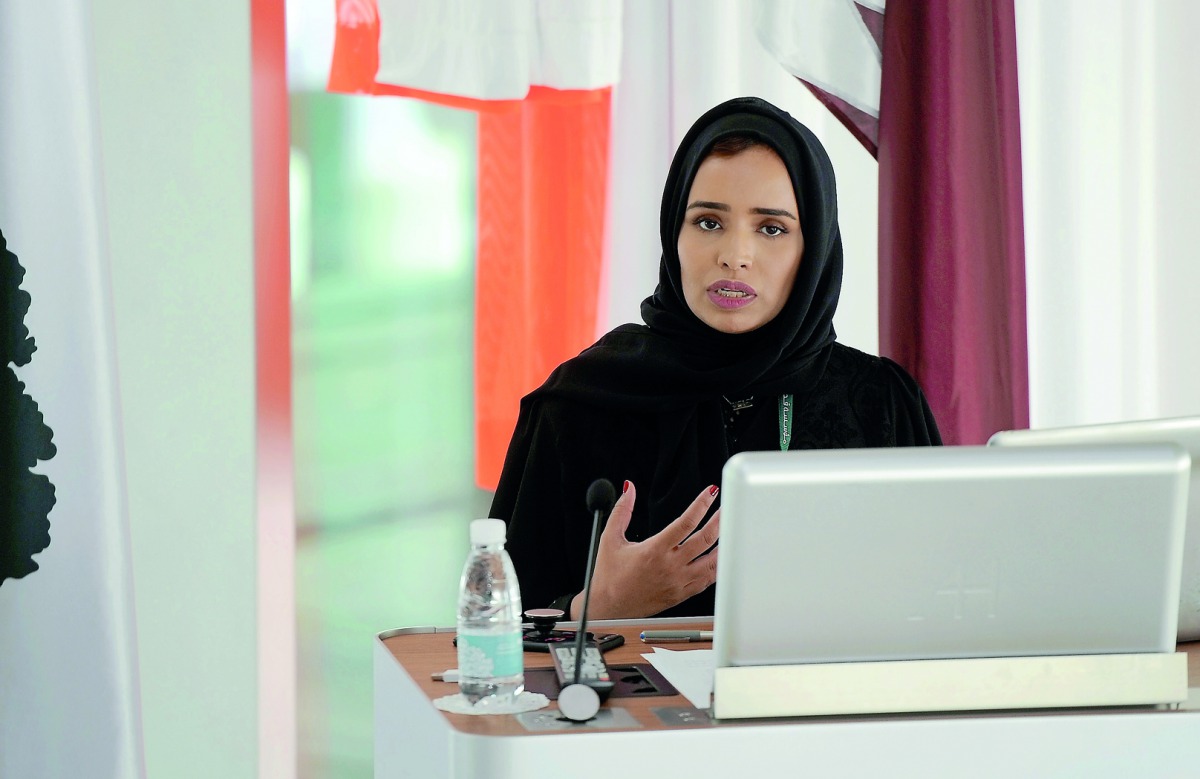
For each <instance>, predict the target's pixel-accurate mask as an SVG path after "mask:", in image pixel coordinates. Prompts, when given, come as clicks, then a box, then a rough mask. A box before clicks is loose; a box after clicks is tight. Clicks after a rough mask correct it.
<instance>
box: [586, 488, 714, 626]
mask: <svg viewBox="0 0 1200 779" xmlns="http://www.w3.org/2000/svg"><path fill="white" fill-rule="evenodd" d="M636 499H637V490H636V489H635V488H634V486H633V483H632V482H628V481H627V482H625V489H624V492H623V493H622V494H621V498H620V499H619V500H618V501H617V503H616V505H615V506H613V510H612V513H611V514H610V515H609V518H608V524H607V525H606V526H605V528H604V532H603V533H601V534H600V541H599V543H598V545H597V549H596V570H595V573H593V574H592V601H591V603H590V604H589V605H588V619H589V620H591V619H628V618H634V617H649V616H652V615H654V614H658V613H659V612H661V611H663V610H664V609H668V608H670V607H671V606H674V605H675V604H677V603H681V602H683V601H685V600H687V599H688V598H690V597H692V596H693V595H695V594H697V593H699V592H702V591H704V590H705V589H707V588H708V587H710V586H712V584H713V582H715V581H716V580H717V550H716V549H713V550H712V551H711V552H709V553H708V554H704V552H705V550H707V549H709V548H710V547H711V546H712V545H713V544H715V543H716V542H717V537H718V535H719V533H720V524H721V510H720V509H717V511H716V513H715V514H713V516H712V518H711V519H710V520H709V521H708V524H706V525H705V526H704V529H703V530H701V531H700V532H698V533H695V534H693V532H692V531H694V530H695V529H696V527H697V526H698V525H699V524H700V522H701V520H703V519H704V515H705V514H707V513H708V509H709V507H711V506H712V504H713V501H714V500H716V499H717V488H716V487H715V486H713V487H708V488H706V489H705V490H703V491H702V492H701V493H700V495H698V496H697V497H696V499H695V500H694V501H692V504H691V505H690V506H688V507H687V510H686V511H684V512H683V514H681V515H680V516H679V518H678V519H676V520H675V521H674V522H672V523H671V524H669V525H667V526H666V527H665V528H663V529H662V530H661V531H660V532H659V533H658V534H656V535H654V536H651V537H650V538H647V539H646V540H645V541H630V540H628V539H627V538H625V531H626V530H627V529H628V528H629V520H630V518H631V517H632V516H633V503H634V501H635V500H636ZM582 609H583V593H579V594H578V595H576V596H575V597H574V599H572V601H571V616H572V617H574V618H575V619H579V617H580V616H581V614H580V612H581V611H582Z"/></svg>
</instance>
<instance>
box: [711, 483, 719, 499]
mask: <svg viewBox="0 0 1200 779" xmlns="http://www.w3.org/2000/svg"><path fill="white" fill-rule="evenodd" d="M720 491H721V488H720V487H718V486H717V485H715V484H714V485H713V486H711V487H709V488H708V494H709V495H712V496H713V497H714V498H715V497H717V493H718V492H720Z"/></svg>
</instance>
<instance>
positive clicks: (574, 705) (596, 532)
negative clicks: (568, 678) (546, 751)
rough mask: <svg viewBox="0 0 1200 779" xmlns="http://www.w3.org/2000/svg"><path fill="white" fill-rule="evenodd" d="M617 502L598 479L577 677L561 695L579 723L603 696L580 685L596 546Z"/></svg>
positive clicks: (591, 502) (592, 498) (566, 711)
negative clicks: (601, 523)
mask: <svg viewBox="0 0 1200 779" xmlns="http://www.w3.org/2000/svg"><path fill="white" fill-rule="evenodd" d="M616 501H617V491H616V489H615V488H614V487H613V485H612V482H610V481H609V480H608V479H597V480H596V481H594V482H592V484H591V486H589V487H588V491H587V508H588V511H590V512H592V540H591V543H590V544H589V545H588V561H587V572H586V574H585V575H584V580H583V611H582V613H581V614H580V615H579V629H578V630H577V631H576V633H575V679H574V681H573V682H572V683H571V684H570V685H568V686H567V687H564V688H563V689H562V690H561V691H560V692H559V696H558V708H559V710H560V711H561V712H562V714H563V716H565V717H566V718H567V719H569V720H573V721H575V722H584V721H586V720H589V719H591V718H592V717H594V716H596V712H597V711H599V710H600V696H599V695H598V694H597V692H596V691H595V690H594V689H593V688H592V687H590V686H588V685H586V684H580V683H579V675H580V672H581V671H582V670H583V665H584V641H585V640H586V637H587V614H588V603H589V601H591V598H592V574H593V573H594V572H595V570H596V547H597V546H598V544H597V542H598V540H599V538H600V522H601V519H603V518H605V517H607V516H608V514H609V512H611V511H612V507H613V504H614V503H616ZM597 654H598V653H597ZM601 662H602V661H601Z"/></svg>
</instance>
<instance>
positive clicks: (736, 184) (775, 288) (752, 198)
mask: <svg viewBox="0 0 1200 779" xmlns="http://www.w3.org/2000/svg"><path fill="white" fill-rule="evenodd" d="M799 212H800V209H799V208H797V207H796V193H795V192H794V191H793V190H792V182H791V179H790V178H788V173H787V168H786V167H784V164H783V160H781V159H779V156H778V155H777V154H775V152H774V151H772V150H771V149H769V148H767V147H765V146H753V147H751V148H749V149H747V150H745V151H743V152H740V153H738V154H736V155H734V156H732V157H717V156H713V155H709V157H708V158H707V159H705V160H704V162H702V163H700V169H699V170H697V171H696V178H695V180H694V181H693V182H692V189H691V191H690V192H689V193H688V199H687V211H686V212H685V213H684V216H683V227H682V228H681V229H680V231H679V244H678V251H679V265H680V270H681V279H682V281H683V293H684V299H685V300H686V301H687V304H688V308H690V309H691V310H692V313H694V314H695V315H696V316H697V317H699V318H700V321H702V322H704V323H705V324H706V325H708V326H709V327H711V328H713V329H715V330H720V331H721V332H723V333H746V332H749V331H751V330H755V329H757V328H760V327H762V326H763V325H765V324H766V323H767V322H770V321H771V320H772V319H774V318H775V317H776V316H777V315H778V314H779V312H780V311H782V310H783V305H784V303H786V302H787V299H788V296H789V295H790V294H791V293H792V284H793V283H794V282H795V281H796V272H797V271H798V270H799V269H800V257H801V255H802V254H803V253H804V235H803V234H802V233H801V231H800V219H799V217H798V216H797V214H799Z"/></svg>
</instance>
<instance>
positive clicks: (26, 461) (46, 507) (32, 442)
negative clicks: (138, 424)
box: [0, 232, 56, 585]
mask: <svg viewBox="0 0 1200 779" xmlns="http://www.w3.org/2000/svg"><path fill="white" fill-rule="evenodd" d="M24 276H25V269H24V268H22V267H21V263H20V262H18V261H17V255H15V254H13V253H12V252H11V251H9V250H8V243H7V241H5V240H4V233H3V232H0V585H3V584H4V581H5V580H6V579H20V578H21V577H23V576H28V575H29V574H31V573H33V572H34V571H36V570H37V569H38V564H37V563H36V562H34V561H33V556H34V555H35V554H37V553H38V552H41V551H42V550H44V549H45V548H46V547H47V546H49V545H50V510H51V509H52V508H54V485H53V484H52V483H51V482H50V479H49V478H47V477H46V476H44V475H42V474H39V473H33V472H32V470H31V469H32V468H33V467H34V466H35V465H36V464H37V462H38V460H49V459H50V458H51V457H53V456H54V454H55V452H56V449H55V447H54V431H53V430H51V429H50V428H49V427H48V426H47V425H46V423H45V421H43V419H42V412H41V411H39V410H38V405H37V403H36V402H34V400H33V398H31V397H30V396H29V395H27V394H26V393H25V384H24V383H23V382H21V381H20V380H19V379H17V374H16V371H14V370H13V366H14V365H26V364H28V363H29V361H30V360H31V359H32V358H33V353H34V352H35V351H36V350H37V345H36V344H35V343H34V339H33V338H32V337H30V335H29V330H28V329H27V328H26V327H25V314H26V313H27V312H28V311H29V304H30V302H31V301H30V297H29V293H28V292H25V291H24V290H22V289H21V279H22V278H24Z"/></svg>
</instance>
